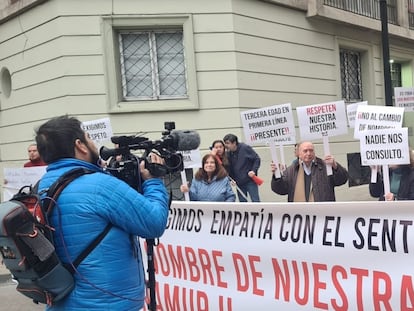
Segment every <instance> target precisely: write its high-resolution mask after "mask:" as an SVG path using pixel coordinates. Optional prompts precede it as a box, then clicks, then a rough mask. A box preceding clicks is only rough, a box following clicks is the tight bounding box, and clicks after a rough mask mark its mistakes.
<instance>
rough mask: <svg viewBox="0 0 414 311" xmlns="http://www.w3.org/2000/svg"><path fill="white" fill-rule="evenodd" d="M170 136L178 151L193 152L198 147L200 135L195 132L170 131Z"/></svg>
mask: <svg viewBox="0 0 414 311" xmlns="http://www.w3.org/2000/svg"><path fill="white" fill-rule="evenodd" d="M170 136H171V137H172V139H173V141H174V146H175V147H176V150H178V151H187V150H194V149H197V148H198V146H200V135H199V134H198V133H197V132H196V131H190V130H177V131H172V132H171V134H170Z"/></svg>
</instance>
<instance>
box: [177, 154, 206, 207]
mask: <svg viewBox="0 0 414 311" xmlns="http://www.w3.org/2000/svg"><path fill="white" fill-rule="evenodd" d="M178 152H179V153H181V154H182V156H183V162H184V168H200V167H201V153H200V150H199V149H195V150H186V151H178ZM180 175H181V183H182V184H184V185H187V184H188V181H187V176H186V175H185V171H184V170H182V171H181V174H180ZM184 199H185V200H186V201H190V195H189V193H188V192H184Z"/></svg>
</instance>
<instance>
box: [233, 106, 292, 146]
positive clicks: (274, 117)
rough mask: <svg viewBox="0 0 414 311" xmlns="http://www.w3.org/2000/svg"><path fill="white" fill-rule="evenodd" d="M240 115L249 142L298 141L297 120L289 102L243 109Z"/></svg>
mask: <svg viewBox="0 0 414 311" xmlns="http://www.w3.org/2000/svg"><path fill="white" fill-rule="evenodd" d="M240 117H241V121H242V124H243V130H244V136H245V141H246V143H247V144H250V145H252V144H258V143H266V142H269V141H274V142H275V144H276V145H293V144H295V143H296V132H295V122H294V120H293V114H292V107H291V105H290V104H289V103H288V104H282V105H276V106H271V107H264V108H259V109H252V110H247V111H243V112H241V113H240Z"/></svg>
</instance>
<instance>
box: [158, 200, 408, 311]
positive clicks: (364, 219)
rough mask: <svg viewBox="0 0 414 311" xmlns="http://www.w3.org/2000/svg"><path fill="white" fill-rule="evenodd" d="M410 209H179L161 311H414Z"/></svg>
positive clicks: (161, 249)
mask: <svg viewBox="0 0 414 311" xmlns="http://www.w3.org/2000/svg"><path fill="white" fill-rule="evenodd" d="M412 205H413V202H412V201H411V202H410V201H394V202H377V201H375V202H373V201H370V202H345V203H338V202H324V203H207V202H198V203H197V202H173V203H172V205H171V208H170V216H169V220H168V225H167V229H166V232H165V233H164V235H163V236H162V237H161V239H160V241H159V245H158V246H157V247H156V248H155V268H156V280H157V295H156V296H157V304H158V308H157V310H198V311H202V310H221V311H224V310H226V311H229V310H284V311H286V310H294V311H298V310H350V311H351V310H352V311H353V310H412V306H413V304H414V280H413V277H414V265H413V262H414V243H413V242H414V227H413V216H412V215H413V213H412V211H413V207H412Z"/></svg>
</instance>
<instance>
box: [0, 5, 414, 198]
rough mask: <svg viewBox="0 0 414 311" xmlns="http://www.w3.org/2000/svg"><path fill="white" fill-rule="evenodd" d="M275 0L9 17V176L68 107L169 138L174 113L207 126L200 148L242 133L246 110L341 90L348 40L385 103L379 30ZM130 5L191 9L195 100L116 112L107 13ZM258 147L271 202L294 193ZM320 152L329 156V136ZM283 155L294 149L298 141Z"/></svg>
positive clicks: (405, 52) (2, 122) (47, 10)
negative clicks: (281, 190)
mask: <svg viewBox="0 0 414 311" xmlns="http://www.w3.org/2000/svg"><path fill="white" fill-rule="evenodd" d="M272 2H277V1H270V2H266V1H257V0H210V1H207V2H206V1H201V0H175V1H169V0H158V1H150V0H141V1H128V0H116V1H110V0H94V1H84V0H70V1H69V0H50V1H45V2H43V3H42V4H41V5H39V6H34V7H32V8H31V9H30V10H28V11H26V12H23V13H22V14H21V15H19V17H18V18H12V19H10V20H8V21H6V22H4V23H2V24H0V70H2V68H7V69H8V70H9V71H10V72H11V75H12V77H11V80H12V92H11V96H10V97H9V98H6V97H5V94H3V93H0V107H1V110H0V170H1V171H0V174H2V169H3V167H13V166H14V167H16V166H21V165H22V163H23V162H24V161H26V146H27V145H28V144H29V143H30V142H31V141H32V140H33V134H34V132H33V129H34V128H35V127H36V126H38V125H39V124H41V123H42V122H44V121H45V120H47V119H49V118H50V117H53V116H56V115H61V114H71V115H76V116H78V117H79V118H80V119H81V120H84V121H87V120H93V119H97V118H102V117H106V116H109V117H110V119H111V124H112V127H113V130H114V133H115V134H120V133H122V134H135V133H136V132H140V131H146V132H148V133H149V134H148V135H149V137H150V138H159V137H160V136H161V133H160V132H161V130H162V129H163V122H164V121H175V122H176V126H177V129H195V130H197V131H199V133H200V135H201V138H202V141H201V146H200V148H201V149H202V151H203V152H205V151H206V150H207V148H208V146H209V145H210V143H211V142H212V141H213V140H214V139H216V138H222V137H223V136H224V135H225V134H227V133H228V132H233V133H235V134H237V135H238V136H239V137H240V138H241V140H244V139H243V136H242V129H241V121H240V112H241V111H243V110H246V109H253V108H258V107H264V106H270V105H276V104H282V103H286V102H290V103H291V104H292V106H293V107H298V106H303V105H309V104H318V103H323V102H328V101H334V100H338V99H340V94H341V90H340V77H339V47H340V46H348V47H353V48H360V49H363V50H366V51H367V52H366V53H367V54H366V60H365V63H364V70H365V73H364V85H365V89H364V96H366V99H367V100H368V101H369V102H370V103H371V104H380V105H381V104H383V102H384V100H383V96H384V95H383V86H382V80H383V76H382V71H381V68H382V61H381V54H382V52H381V42H380V39H381V36H380V32H379V31H374V30H370V31H366V30H364V29H361V28H356V27H355V28H354V27H351V26H349V25H346V24H337V23H333V22H331V21H329V20H327V19H320V18H317V17H308V16H307V12H306V11H305V10H304V2H303V1H293V2H296V4H297V8H298V10H295V9H293V8H292V7H287V6H278V5H276V4H275V3H272ZM284 2H286V1H284ZM285 4H286V3H285ZM293 6H295V5H293ZM128 15H134V16H136V18H139V17H140V16H141V17H149V16H153V15H156V16H171V15H174V16H176V15H179V16H181V15H183V16H184V15H185V16H190V17H191V22H192V31H193V38H192V39H193V44H194V47H193V48H194V52H195V53H194V58H195V66H196V77H195V78H196V83H197V97H198V105H199V108H198V109H196V110H184V111H183V110H177V111H174V110H172V111H158V112H151V113H145V112H130V113H113V114H109V113H108V111H109V110H108V107H109V106H110V105H111V104H113V103H111V102H110V99H108V98H109V97H108V93H110V92H111V91H113V90H112V88H114V87H115V86H114V85H111V84H108V83H107V81H108V80H107V78H108V77H106V76H105V75H107V74H108V73H107V71H106V67H105V62H106V61H107V60H106V59H105V57H106V56H105V55H106V54H105V53H106V50H105V46H104V42H103V41H104V39H103V37H104V34H103V33H102V29H103V28H102V16H117V17H122V16H128ZM391 44H392V46H391V54H392V53H395V54H398V55H399V56H400V57H403V58H404V59H406V60H407V61H410V60H412V59H413V58H414V52H413V51H412V49H411V44H412V42H411V41H408V42H406V41H403V40H401V39H399V38H393V40H392V42H391ZM0 92H1V87H0ZM294 115H295V112H294ZM408 117H409V118H412V115H411V114H410V115H409V116H408ZM410 124H412V122H411V123H410ZM297 133H298V135H299V130H297ZM297 139H298V140H299V136H298V137H297ZM330 141H331V151H332V153H333V154H334V156H335V157H336V158H337V160H338V161H339V162H340V163H342V164H343V165H344V166H346V164H347V163H346V154H347V153H348V152H358V151H359V144H358V142H357V141H355V140H354V139H353V137H352V132H351V131H349V133H348V135H345V136H343V137H332V138H331V139H330ZM255 148H256V150H257V151H258V153H259V154H260V155H261V157H262V160H263V161H262V162H263V163H262V168H261V170H260V172H259V173H260V174H261V175H262V177H264V178H265V180H266V183H265V184H264V185H263V186H261V188H260V191H261V195H262V199H263V201H285V200H286V198H285V197H280V196H276V195H275V194H273V193H271V191H270V185H269V179H270V172H269V169H268V168H269V163H270V152H269V150H268V148H267V147H265V146H258V147H255ZM317 151H318V154H319V155H322V152H323V148H322V146H321V144H320V142H317ZM285 157H286V159H287V160H288V161H290V159H292V149H291V148H290V147H287V148H286V150H285ZM337 193H338V200H361V199H369V196H368V190H367V189H366V186H363V187H359V188H351V189H349V188H348V186H343V187H341V188H340V189H338V192H337Z"/></svg>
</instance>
